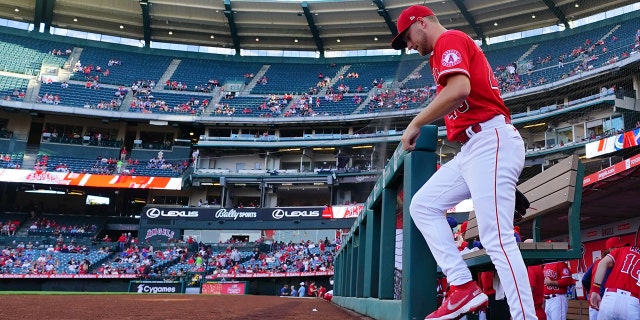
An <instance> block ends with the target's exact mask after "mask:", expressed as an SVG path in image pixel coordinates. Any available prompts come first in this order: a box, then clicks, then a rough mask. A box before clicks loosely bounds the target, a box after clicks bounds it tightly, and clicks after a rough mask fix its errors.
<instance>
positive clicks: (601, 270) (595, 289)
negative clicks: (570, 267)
mask: <svg viewBox="0 0 640 320" xmlns="http://www.w3.org/2000/svg"><path fill="white" fill-rule="evenodd" d="M614 263H615V261H614V260H613V257H612V256H611V255H607V256H605V257H604V258H602V259H600V262H598V267H597V268H596V272H595V274H594V275H593V286H591V291H590V292H589V304H591V306H592V307H593V308H594V309H596V310H597V309H598V308H599V307H600V301H601V299H602V297H600V286H602V281H603V280H604V275H605V274H606V273H607V269H609V268H611V267H613V264H614Z"/></svg>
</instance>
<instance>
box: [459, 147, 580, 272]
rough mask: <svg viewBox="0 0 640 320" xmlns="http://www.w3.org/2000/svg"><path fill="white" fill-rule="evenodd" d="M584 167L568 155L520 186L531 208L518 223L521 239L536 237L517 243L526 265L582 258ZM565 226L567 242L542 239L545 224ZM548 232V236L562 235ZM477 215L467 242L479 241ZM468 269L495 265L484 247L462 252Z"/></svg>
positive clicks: (472, 218)
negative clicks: (526, 241)
mask: <svg viewBox="0 0 640 320" xmlns="http://www.w3.org/2000/svg"><path fill="white" fill-rule="evenodd" d="M583 178H584V166H583V165H582V163H581V162H580V160H579V159H578V156H577V155H572V156H569V157H568V158H565V159H563V160H561V161H560V162H558V163H557V164H555V165H553V166H552V167H550V168H548V169H546V170H544V171H543V172H541V173H539V174H537V175H535V176H534V177H533V178H530V179H528V180H527V181H525V182H523V183H522V184H520V185H518V187H517V188H518V190H520V192H522V193H523V194H524V195H525V196H526V197H527V199H529V202H530V203H531V207H530V208H529V209H527V213H526V214H525V216H524V218H523V219H522V220H521V221H520V222H519V223H518V225H519V226H520V232H521V236H522V239H523V240H524V239H527V238H530V239H533V242H530V243H524V242H522V243H518V246H519V247H520V252H521V253H522V258H523V259H524V262H525V264H526V265H537V264H542V263H546V262H552V261H561V260H572V259H579V258H581V257H582V251H581V248H582V243H581V239H580V237H581V235H580V205H581V202H582V181H583ZM551 224H555V225H554V227H555V226H557V225H558V224H560V225H566V227H567V234H568V242H555V241H554V242H546V241H541V239H542V237H541V233H542V228H543V225H546V226H550V225H551ZM561 235H563V234H562V233H561V234H553V233H546V234H545V238H549V237H556V236H561ZM479 237H480V235H479V233H478V224H477V222H476V219H475V214H474V213H473V212H471V213H470V214H469V220H468V223H467V231H466V233H465V235H464V239H465V241H467V242H468V243H473V241H474V240H480V242H482V239H481V238H479ZM463 259H464V260H465V262H466V263H467V265H468V266H469V268H470V269H471V270H472V271H473V272H475V271H484V270H488V269H492V268H493V264H492V263H491V259H490V258H489V256H488V255H487V253H486V250H485V249H479V250H478V251H474V252H470V253H467V254H465V255H463Z"/></svg>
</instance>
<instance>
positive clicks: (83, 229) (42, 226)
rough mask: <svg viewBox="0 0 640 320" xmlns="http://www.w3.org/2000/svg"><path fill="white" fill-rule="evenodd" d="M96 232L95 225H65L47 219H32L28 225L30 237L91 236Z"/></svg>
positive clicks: (96, 227)
mask: <svg viewBox="0 0 640 320" xmlns="http://www.w3.org/2000/svg"><path fill="white" fill-rule="evenodd" d="M97 230H98V226H96V225H95V224H73V225H66V224H61V223H58V222H57V221H56V220H55V219H52V218H47V217H39V218H34V219H33V220H32V222H31V224H30V225H29V234H30V235H51V236H56V237H57V236H63V235H64V236H66V237H84V236H93V235H94V234H95V233H96V231H97Z"/></svg>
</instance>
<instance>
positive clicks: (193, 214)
mask: <svg viewBox="0 0 640 320" xmlns="http://www.w3.org/2000/svg"><path fill="white" fill-rule="evenodd" d="M145 215H146V216H147V218H150V219H156V218H158V217H169V218H174V217H180V218H197V217H198V216H199V214H198V210H175V209H173V210H169V209H160V208H149V209H147V211H146V213H145Z"/></svg>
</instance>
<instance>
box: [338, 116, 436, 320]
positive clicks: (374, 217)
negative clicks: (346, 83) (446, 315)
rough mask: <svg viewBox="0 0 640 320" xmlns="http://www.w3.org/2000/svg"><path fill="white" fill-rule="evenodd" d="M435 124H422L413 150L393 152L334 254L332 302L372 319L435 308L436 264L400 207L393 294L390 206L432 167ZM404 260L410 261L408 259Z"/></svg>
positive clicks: (414, 188)
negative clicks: (398, 276) (397, 279)
mask: <svg viewBox="0 0 640 320" xmlns="http://www.w3.org/2000/svg"><path fill="white" fill-rule="evenodd" d="M437 133H438V129H437V127H436V126H432V125H429V126H424V127H422V129H421V133H420V137H419V139H418V141H417V144H416V148H415V150H414V151H412V152H410V153H407V152H405V151H403V150H402V146H401V145H399V146H398V148H397V149H396V150H395V152H394V153H393V156H392V157H391V159H389V163H388V164H387V165H386V167H385V169H384V171H383V172H382V174H381V175H380V178H379V179H378V181H377V182H376V184H375V185H374V187H373V190H372V192H371V193H370V195H369V197H368V198H367V201H366V202H365V204H364V207H365V211H364V212H363V213H362V214H361V215H360V216H359V217H358V219H357V220H356V222H355V223H354V225H353V226H352V227H351V232H350V234H349V236H348V238H347V239H345V240H344V241H343V244H342V247H341V249H340V251H339V252H338V254H337V256H336V261H335V281H334V297H333V300H332V301H333V302H334V303H336V304H338V305H340V306H342V307H345V308H347V309H351V310H353V311H356V312H358V313H360V314H364V315H367V316H369V317H372V318H375V319H384V320H392V319H418V318H424V316H425V315H427V314H428V313H429V312H431V311H433V310H435V309H436V298H437V297H436V273H437V268H436V262H435V260H434V259H433V256H432V255H431V254H430V251H429V248H428V246H427V244H426V242H425V241H424V238H423V237H422V235H421V234H420V231H419V230H418V229H417V228H416V226H415V224H414V223H413V220H411V218H410V215H409V206H408V205H404V206H402V216H403V226H402V228H403V233H402V243H403V245H402V283H401V299H395V298H394V295H395V293H394V290H395V288H394V285H395V284H394V273H395V250H396V210H397V209H396V208H397V207H398V195H399V191H400V190H402V202H403V203H405V204H408V203H409V202H410V200H411V197H412V196H413V195H414V194H415V193H416V191H417V190H418V189H419V188H420V187H421V186H422V185H423V184H424V182H425V181H427V179H429V177H431V175H432V174H433V173H434V172H435V170H436V162H437V159H438V157H437V154H436V144H437V138H438V135H437ZM409 259H410V260H409Z"/></svg>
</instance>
